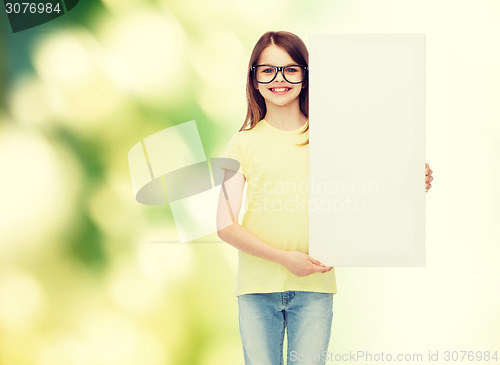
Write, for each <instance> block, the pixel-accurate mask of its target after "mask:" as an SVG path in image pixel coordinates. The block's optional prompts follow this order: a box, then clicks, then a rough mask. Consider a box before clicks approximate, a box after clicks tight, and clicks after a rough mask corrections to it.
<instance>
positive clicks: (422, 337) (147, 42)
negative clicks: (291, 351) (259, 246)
mask: <svg viewBox="0 0 500 365" xmlns="http://www.w3.org/2000/svg"><path fill="white" fill-rule="evenodd" d="M499 4H500V3H499V2H498V1H493V0H490V1H487V0H481V1H477V2H475V1H471V0H467V1H451V0H446V1H439V2H436V1H429V0H427V1H409V0H399V1H390V0H349V1H348V0H342V1H333V0H332V1H326V0H312V1H308V2H306V1H298V0H297V1H296V0H278V1H262V0H258V1H243V0H220V1H201V0H185V1H174V0H149V1H147V0H102V1H97V0H82V1H80V3H79V4H78V6H77V7H75V8H74V9H73V11H71V12H70V13H68V14H66V15H65V16H63V17H61V18H59V19H57V20H55V21H53V22H51V23H47V24H45V25H42V26H39V27H37V28H33V29H30V30H27V31H24V32H20V33H16V34H12V32H11V31H10V28H9V26H8V24H7V23H6V21H7V18H6V15H5V13H3V10H2V14H1V15H0V20H1V21H2V24H1V26H2V33H1V37H0V47H1V49H2V53H1V54H2V56H1V58H0V62H1V63H0V67H1V70H0V71H1V72H0V77H1V79H0V84H1V101H0V102H1V105H0V108H1V109H0V171H1V172H0V174H1V175H0V176H1V178H0V364H1V365H25V364H26V365H28V364H29V365H32V364H37V365H59V364H61V365H79V364H85V365H89V364H92V365H93V364H102V365H114V364H117V365H118V364H119V365H128V364H134V365H136V364H137V365H138V364H140V365H157V364H174V365H184V364H186V365H194V364H202V365H216V364H217V365H218V364H231V365H233V364H242V363H243V355H242V350H241V345H240V338H239V332H238V318H237V307H236V298H235V297H234V284H235V279H236V260H237V253H236V250H235V249H233V248H232V247H230V246H229V245H227V244H225V243H222V242H219V243H209V242H206V241H209V240H205V241H200V242H195V243H190V244H172V243H170V244H168V243H161V242H158V241H161V240H171V239H174V240H175V238H176V230H175V225H174V223H173V221H172V215H171V212H170V209H169V207H168V206H165V207H150V206H143V205H140V204H139V203H137V202H136V201H135V199H134V196H133V191H132V187H131V183H130V177H129V171H128V161H127V153H128V151H129V149H130V148H131V147H132V146H133V145H134V144H135V143H137V142H138V141H140V140H141V139H143V138H145V137H147V136H149V135H151V134H153V133H155V132H157V131H160V130H162V129H165V128H167V127H169V126H173V125H176V124H178V123H182V122H186V121H189V120H193V119H194V120H196V122H197V126H198V130H199V133H200V136H201V139H202V142H203V145H204V148H205V152H206V155H207V157H217V156H220V154H221V152H222V151H223V150H224V147H225V144H226V143H227V141H228V139H229V137H230V136H231V134H232V133H234V132H236V131H237V130H238V129H239V127H240V126H241V124H242V122H243V118H244V116H245V111H246V104H245V103H246V102H245V90H244V88H245V77H246V68H247V62H248V59H249V56H250V52H251V50H252V47H253V45H254V44H255V42H256V41H257V39H258V38H259V37H260V35H261V34H262V33H264V32H265V31H268V30H288V31H291V32H294V33H296V34H297V35H299V36H300V37H301V38H302V39H304V41H305V42H306V44H307V39H308V35H309V34H313V33H426V34H427V70H426V71H427V125H426V131H427V133H426V137H427V145H426V148H427V152H426V153H427V158H426V160H427V161H428V162H429V163H430V165H431V168H432V169H433V170H434V176H435V181H434V182H433V188H432V189H431V191H430V192H429V193H428V194H427V232H426V236H427V242H426V244H427V267H425V268H337V280H338V289H339V292H338V294H337V295H336V296H335V299H334V324H333V333H332V341H331V343H330V350H331V351H332V352H335V353H341V354H342V353H348V352H349V351H354V352H355V351H358V350H359V351H369V352H371V353H373V354H375V353H381V352H384V353H392V354H397V353H421V354H423V355H424V358H423V359H424V361H423V362H420V363H428V361H427V354H428V352H429V351H432V352H433V353H434V352H435V351H439V352H440V354H442V353H443V352H444V351H445V350H456V351H461V350H489V351H495V350H496V351H500V346H499V344H500V331H499V328H500V312H499V311H498V308H499V307H500V295H499V294H498V287H499V282H498V281H499V278H500V269H499V266H498V264H497V263H498V259H499V258H500V248H499V247H500V223H499V222H500V214H499V207H500V172H499V171H500V167H499V166H500V163H499V161H500V147H499V146H500V137H499V136H500V126H499V120H500V106H499V105H500V103H499V100H500V69H499V68H498V65H499V64H500V49H499V46H498V39H500V23H499V22H498V19H500V5H499ZM2 9H3V8H2ZM333 67H334V66H333ZM388 133H390V131H388ZM388 169H390V166H388ZM499 356H500V354H499ZM346 362H348V361H346ZM361 362H362V361H361Z"/></svg>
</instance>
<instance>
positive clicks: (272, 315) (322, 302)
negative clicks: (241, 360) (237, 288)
mask: <svg viewBox="0 0 500 365" xmlns="http://www.w3.org/2000/svg"><path fill="white" fill-rule="evenodd" d="M238 309H239V325H240V334H241V341H242V343H243V354H244V357H245V365H282V364H283V339H284V335H285V329H286V335H287V341H288V349H287V364H301V365H312V364H315V365H316V364H325V357H324V356H325V354H326V351H328V344H329V342H330V333H331V327H332V319H333V294H331V293H316V292H306V291H286V292H281V293H255V294H243V295H240V296H238ZM324 352H325V353H324Z"/></svg>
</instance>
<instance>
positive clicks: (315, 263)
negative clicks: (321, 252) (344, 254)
mask: <svg viewBox="0 0 500 365" xmlns="http://www.w3.org/2000/svg"><path fill="white" fill-rule="evenodd" d="M309 261H311V262H312V263H313V264H314V265H316V266H325V265H323V264H322V263H321V262H319V260H316V259H313V258H312V257H311V256H309Z"/></svg>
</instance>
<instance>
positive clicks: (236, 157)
mask: <svg viewBox="0 0 500 365" xmlns="http://www.w3.org/2000/svg"><path fill="white" fill-rule="evenodd" d="M239 133H241V132H239ZM239 133H236V134H234V135H233V136H232V137H231V139H230V140H229V143H228V145H227V147H226V150H225V151H224V154H223V156H222V157H223V158H224V161H223V163H222V165H221V168H223V169H227V170H232V171H236V172H239V173H240V174H243V175H244V174H245V173H244V168H243V166H244V160H243V152H242V151H243V148H242V145H241V139H240V138H239V137H240V136H239Z"/></svg>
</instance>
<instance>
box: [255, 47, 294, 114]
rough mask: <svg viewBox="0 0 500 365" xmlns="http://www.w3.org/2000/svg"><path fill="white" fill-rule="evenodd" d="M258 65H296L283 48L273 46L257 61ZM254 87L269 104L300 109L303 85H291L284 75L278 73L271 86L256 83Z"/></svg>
mask: <svg viewBox="0 0 500 365" xmlns="http://www.w3.org/2000/svg"><path fill="white" fill-rule="evenodd" d="M257 64H258V65H272V66H288V65H296V64H297V62H295V61H294V60H293V59H292V57H290V55H289V54H288V53H287V52H286V51H285V50H284V49H283V48H281V47H278V46H277V45H275V44H271V45H270V46H268V47H267V48H265V49H264V50H263V51H262V53H261V54H260V57H259V59H258V61H257ZM254 86H255V87H256V88H257V89H258V90H259V92H260V94H261V95H262V97H263V98H264V100H265V101H266V105H267V106H268V107H269V104H272V105H275V106H288V105H291V104H293V103H296V104H297V107H299V99H298V96H299V94H300V91H301V90H302V83H301V84H290V83H289V82H288V81H286V80H285V79H284V77H283V74H282V73H281V71H280V72H278V74H277V75H276V78H275V79H274V80H273V81H272V82H270V83H269V84H260V83H257V81H254Z"/></svg>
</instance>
